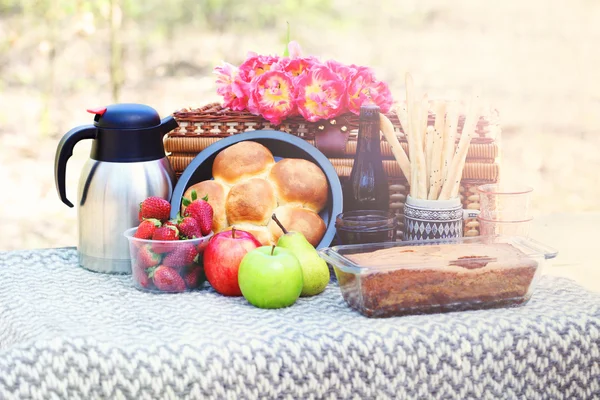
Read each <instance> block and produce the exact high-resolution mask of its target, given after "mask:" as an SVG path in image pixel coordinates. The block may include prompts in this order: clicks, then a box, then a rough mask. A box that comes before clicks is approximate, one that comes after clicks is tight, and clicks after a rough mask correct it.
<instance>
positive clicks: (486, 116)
mask: <svg viewBox="0 0 600 400" xmlns="http://www.w3.org/2000/svg"><path fill="white" fill-rule="evenodd" d="M173 116H174V117H175V119H176V120H177V122H178V123H179V127H178V128H177V129H175V130H173V131H172V132H170V133H169V135H168V136H167V138H166V139H165V149H166V151H167V152H168V153H170V155H169V160H170V162H171V165H172V166H173V169H174V170H175V173H176V175H177V176H180V175H181V173H182V172H183V170H184V169H185V168H186V167H187V166H188V165H189V163H190V162H191V161H192V160H193V159H194V157H195V156H196V155H197V154H198V153H200V152H201V151H202V150H204V149H205V148H207V147H208V146H210V145H211V144H213V143H216V142H217V141H218V140H220V139H222V138H224V137H229V136H231V135H236V134H240V133H243V132H249V131H254V130H260V129H274V130H278V131H283V132H288V133H291V134H293V135H295V136H298V137H300V138H302V139H304V140H306V141H307V142H308V143H310V144H312V145H316V138H317V136H318V135H319V134H320V133H321V132H322V131H323V128H324V125H326V124H328V123H329V124H332V125H333V124H336V125H338V126H340V128H341V129H342V130H343V131H347V132H348V139H347V141H346V144H345V149H344V151H343V155H342V156H340V155H339V154H336V155H332V154H327V152H326V151H324V154H325V155H326V156H327V157H328V158H329V160H330V161H331V163H332V164H333V166H334V168H335V170H336V172H337V173H338V175H339V176H340V178H341V179H342V180H344V179H345V178H346V177H348V176H350V171H351V170H352V165H353V162H354V155H355V154H356V144H357V133H358V122H359V121H358V117H357V116H356V115H354V114H351V113H349V114H343V115H341V116H338V117H337V118H335V119H334V120H331V121H319V122H308V121H306V120H305V119H303V118H302V117H300V116H294V117H290V118H288V119H286V120H284V121H283V122H282V123H281V125H272V124H270V123H269V122H268V121H266V120H265V119H263V118H262V117H260V116H256V115H253V114H251V113H248V112H240V111H232V110H229V109H224V108H223V107H222V106H221V105H220V104H219V103H212V104H208V105H206V106H204V107H202V108H197V109H182V110H179V111H177V112H175V113H174V114H173ZM387 116H388V118H389V119H390V120H391V121H392V124H393V125H394V129H395V131H396V134H397V135H398V139H399V140H400V143H401V145H402V147H403V148H404V150H405V151H406V152H407V153H408V144H407V142H406V138H405V137H404V132H403V130H402V126H401V124H400V121H399V120H398V117H397V116H396V115H395V114H388V115H387ZM434 121H435V115H434V114H432V113H431V112H430V114H429V125H433V123H434ZM463 125H464V115H461V116H460V118H459V124H458V129H457V136H458V137H457V140H458V138H459V137H460V134H461V132H462V127H463ZM500 134H501V130H500V126H499V118H498V113H497V111H496V110H489V111H487V112H484V113H483V116H482V117H481V118H480V119H479V121H478V124H477V128H476V130H475V136H474V137H473V139H472V141H471V146H470V148H469V152H468V154H467V161H466V164H465V168H464V171H463V176H462V180H461V187H460V193H461V198H462V201H463V205H464V207H466V208H469V209H479V197H478V195H477V193H476V188H477V186H479V185H481V184H484V183H493V182H497V181H498V179H499V176H500V168H499V164H498V159H499V155H500ZM317 147H318V146H317ZM381 154H382V156H383V158H384V161H383V166H384V169H385V171H386V173H387V175H388V180H389V187H390V210H392V211H394V212H395V213H396V214H397V215H398V217H399V221H400V223H401V226H400V232H399V234H400V236H399V237H401V234H402V233H401V231H402V228H403V220H404V218H403V212H404V202H405V200H406V195H407V194H408V193H409V187H408V184H407V180H406V178H405V177H404V175H403V174H402V172H401V170H400V168H399V167H398V164H397V163H396V162H395V160H394V158H393V155H392V152H391V149H390V146H389V144H388V143H387V142H386V141H385V140H382V141H381ZM409 156H410V155H409ZM478 225H479V224H478V223H477V221H476V220H468V221H465V227H464V235H465V236H476V235H478V234H479V226H478Z"/></svg>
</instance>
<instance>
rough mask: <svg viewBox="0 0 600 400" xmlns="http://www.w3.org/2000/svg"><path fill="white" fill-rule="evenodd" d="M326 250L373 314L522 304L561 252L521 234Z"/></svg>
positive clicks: (349, 291)
mask: <svg viewBox="0 0 600 400" xmlns="http://www.w3.org/2000/svg"><path fill="white" fill-rule="evenodd" d="M319 253H320V255H321V257H322V258H323V259H324V260H325V261H327V262H328V263H329V264H330V265H331V266H332V267H333V269H334V272H335V275H336V277H337V279H338V282H339V285H340V289H341V291H342V295H343V297H344V299H345V300H346V302H347V303H348V305H350V307H352V308H354V309H356V310H358V311H359V312H360V313H362V314H364V315H366V316H368V317H391V316H398V315H408V314H422V313H436V312H447V311H459V310H469V309H481V308H494V307H506V306H514V305H518V304H523V303H526V302H527V301H528V300H529V298H530V297H531V294H532V292H533V290H534V288H535V285H536V283H537V280H538V278H539V276H540V271H541V270H542V267H543V266H544V264H545V263H546V262H547V260H549V259H552V258H554V257H556V254H557V252H556V251H555V250H553V249H550V248H548V247H546V246H544V245H542V244H540V243H538V242H535V241H533V240H531V239H528V238H523V237H516V236H477V237H470V238H466V237H464V238H456V239H444V240H431V241H427V242H415V241H413V242H388V243H377V244H359V245H344V246H335V247H330V248H326V249H322V250H320V251H319Z"/></svg>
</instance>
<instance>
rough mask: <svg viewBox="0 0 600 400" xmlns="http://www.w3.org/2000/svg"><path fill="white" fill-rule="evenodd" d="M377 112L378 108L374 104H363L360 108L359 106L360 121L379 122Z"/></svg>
mask: <svg viewBox="0 0 600 400" xmlns="http://www.w3.org/2000/svg"><path fill="white" fill-rule="evenodd" d="M379 111H380V109H379V106H377V105H376V104H363V105H362V106H360V119H362V120H369V121H374V120H377V121H379Z"/></svg>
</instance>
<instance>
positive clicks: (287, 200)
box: [269, 158, 329, 213]
mask: <svg viewBox="0 0 600 400" xmlns="http://www.w3.org/2000/svg"><path fill="white" fill-rule="evenodd" d="M269 180H270V181H271V183H272V184H273V187H274V188H275V193H276V194H277V200H278V202H279V205H290V206H296V207H303V208H308V209H309V210H312V211H314V212H317V213H318V212H320V211H321V210H322V209H323V208H324V207H325V205H326V204H327V196H328V193H329V189H328V185H327V178H326V177H325V174H324V173H323V171H321V168H319V167H318V166H317V165H315V164H313V163H312V162H310V161H307V160H302V159H297V158H286V159H284V160H281V161H279V162H278V163H277V164H275V166H274V167H273V168H272V169H271V173H270V174H269Z"/></svg>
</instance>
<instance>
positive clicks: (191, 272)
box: [182, 265, 204, 289]
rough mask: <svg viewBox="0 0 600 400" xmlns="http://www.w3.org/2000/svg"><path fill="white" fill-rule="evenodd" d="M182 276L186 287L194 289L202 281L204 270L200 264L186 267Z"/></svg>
mask: <svg viewBox="0 0 600 400" xmlns="http://www.w3.org/2000/svg"><path fill="white" fill-rule="evenodd" d="M182 277H183V280H184V281H185V285H186V286H187V287H188V289H196V288H198V287H200V285H201V284H202V282H204V271H203V270H202V267H201V266H200V265H194V266H192V267H190V268H186V269H185V270H184V272H183V275H182Z"/></svg>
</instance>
